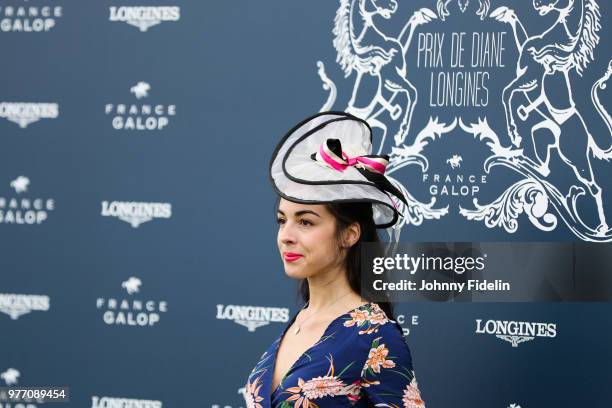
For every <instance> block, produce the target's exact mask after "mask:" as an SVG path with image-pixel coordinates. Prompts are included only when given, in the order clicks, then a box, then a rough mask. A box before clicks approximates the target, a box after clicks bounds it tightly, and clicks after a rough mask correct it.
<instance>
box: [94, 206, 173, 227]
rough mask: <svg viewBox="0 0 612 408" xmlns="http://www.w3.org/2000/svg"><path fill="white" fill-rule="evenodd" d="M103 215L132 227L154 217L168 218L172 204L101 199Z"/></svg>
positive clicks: (170, 214)
mask: <svg viewBox="0 0 612 408" xmlns="http://www.w3.org/2000/svg"><path fill="white" fill-rule="evenodd" d="M100 215H102V216H103V217H116V218H119V219H120V220H121V221H125V222H127V223H128V224H130V225H132V227H133V228H138V226H139V225H140V224H142V223H144V222H147V221H151V220H153V219H155V218H170V217H171V216H172V204H170V203H147V202H133V201H102V211H101V213H100Z"/></svg>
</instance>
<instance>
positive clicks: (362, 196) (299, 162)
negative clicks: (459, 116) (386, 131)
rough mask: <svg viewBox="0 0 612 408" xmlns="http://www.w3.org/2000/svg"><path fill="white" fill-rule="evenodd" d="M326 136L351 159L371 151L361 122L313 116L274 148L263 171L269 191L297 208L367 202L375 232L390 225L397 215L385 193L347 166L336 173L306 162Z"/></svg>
mask: <svg viewBox="0 0 612 408" xmlns="http://www.w3.org/2000/svg"><path fill="white" fill-rule="evenodd" d="M328 138H335V139H339V140H340V141H341V143H342V145H343V146H351V147H352V148H353V150H354V151H352V152H351V154H353V155H364V154H369V153H370V152H371V146H372V130H371V128H370V126H369V125H368V123H367V122H366V121H364V120H362V119H360V118H357V117H356V116H353V115H351V114H348V113H346V112H336V111H329V112H319V113H317V114H315V115H313V116H311V117H309V118H306V119H304V120H303V121H301V122H300V123H298V124H297V125H296V126H294V127H293V128H292V129H291V130H289V131H288V132H287V133H286V134H285V135H284V136H283V138H282V139H281V141H280V142H279V143H278V145H277V146H276V149H275V150H274V153H273V155H272V158H271V160H270V169H269V170H270V171H269V175H270V181H271V182H272V186H273V187H274V190H275V191H276V192H277V193H278V194H279V195H280V196H281V197H283V198H285V199H287V200H289V201H293V202H298V203H303V204H329V203H338V202H370V203H372V209H373V213H374V223H375V225H376V227H377V228H388V227H391V226H392V225H394V224H395V223H396V222H397V220H398V218H399V214H398V212H397V210H396V209H395V205H394V202H393V201H392V200H393V199H392V198H391V197H390V195H389V194H387V193H386V192H384V191H382V190H381V189H380V188H379V187H378V186H376V184H374V183H373V182H371V181H369V180H367V179H366V178H365V176H364V175H363V174H361V172H359V171H358V170H357V169H355V168H353V167H347V168H346V169H345V170H344V171H338V170H335V169H332V168H330V167H327V166H325V165H322V164H321V163H320V162H318V161H315V160H312V159H311V157H310V156H311V155H312V153H314V152H316V151H317V149H318V148H319V146H320V145H321V143H323V142H324V141H325V140H326V139H328ZM287 169H290V171H288V170H287Z"/></svg>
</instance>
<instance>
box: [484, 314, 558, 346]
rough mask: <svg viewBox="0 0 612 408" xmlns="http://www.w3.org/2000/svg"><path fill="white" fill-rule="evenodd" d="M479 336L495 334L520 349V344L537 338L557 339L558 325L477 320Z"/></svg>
mask: <svg viewBox="0 0 612 408" xmlns="http://www.w3.org/2000/svg"><path fill="white" fill-rule="evenodd" d="M476 333H477V334H494V335H495V337H497V338H499V339H502V340H505V341H507V342H509V343H510V344H512V347H518V345H519V344H520V343H523V342H526V341H529V340H533V339H535V338H536V337H556V336H557V325H556V324H555V323H531V322H516V321H506V320H487V321H486V322H484V323H483V322H482V319H476Z"/></svg>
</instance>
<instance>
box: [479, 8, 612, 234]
mask: <svg viewBox="0 0 612 408" xmlns="http://www.w3.org/2000/svg"><path fill="white" fill-rule="evenodd" d="M533 7H534V9H535V10H536V11H537V12H538V13H539V14H540V15H541V16H544V15H547V14H548V13H551V12H556V13H558V15H557V19H556V20H555V22H554V23H553V25H552V26H551V27H549V28H548V29H547V30H545V31H544V32H543V33H542V34H539V35H535V36H532V37H529V36H528V35H527V32H526V31H525V28H524V26H523V25H522V24H521V23H520V21H519V20H518V17H517V16H516V14H515V13H514V11H512V10H511V9H509V8H507V7H500V8H498V9H496V10H495V11H493V12H492V13H491V17H493V18H495V19H497V20H498V21H502V22H505V23H508V24H510V25H511V26H512V29H513V32H514V38H515V41H516V44H517V48H518V50H519V59H518V62H517V68H516V77H515V78H514V79H513V80H512V81H511V82H510V83H509V84H508V85H507V86H506V87H505V88H504V90H503V94H502V101H503V104H504V111H505V114H506V124H507V130H508V134H509V136H510V139H511V142H512V144H513V145H514V146H516V147H519V146H520V144H521V140H522V139H521V136H520V135H519V133H518V131H517V126H516V123H515V119H514V114H513V108H512V98H513V95H514V94H515V93H516V92H517V91H521V92H523V94H524V95H525V98H526V99H527V100H528V101H529V104H528V105H527V106H519V107H518V108H517V110H516V112H517V114H518V116H519V118H520V119H521V120H523V121H524V120H527V118H528V117H529V115H530V114H531V112H533V111H537V112H538V113H539V114H540V115H541V117H542V118H543V120H542V121H541V122H539V123H537V124H536V125H534V126H533V127H532V128H531V141H532V143H533V146H534V151H535V155H536V159H537V163H536V164H537V165H538V167H537V168H536V170H537V171H538V172H539V173H540V174H542V175H543V176H544V177H546V176H548V174H549V172H550V170H549V168H548V165H549V160H550V149H551V148H553V147H554V148H556V150H557V151H558V153H559V156H560V158H561V159H562V160H563V162H564V163H566V164H567V165H568V166H570V167H571V168H572V170H573V171H574V173H575V174H576V177H577V178H578V180H579V181H580V182H581V183H583V184H584V185H585V186H587V187H588V189H589V192H590V194H591V195H592V196H593V197H594V199H595V203H596V205H597V211H598V216H599V226H598V227H597V231H598V232H599V233H605V232H606V231H608V225H607V223H606V220H605V215H604V212H603V203H602V197H601V187H600V186H599V184H598V183H597V182H596V181H595V176H594V174H593V170H592V167H591V162H590V155H591V154H593V156H594V157H597V158H599V159H604V160H609V159H610V158H611V157H612V150H611V148H610V143H608V142H612V138H609V137H607V136H606V139H610V140H609V141H608V140H607V141H606V146H605V147H604V148H602V147H601V146H598V144H597V143H596V142H595V140H594V138H593V135H592V134H591V133H590V132H589V130H588V128H587V126H586V123H585V121H584V119H583V117H582V115H581V114H580V113H579V111H578V110H577V108H576V105H575V103H574V99H573V96H572V87H571V82H570V78H569V72H570V71H571V70H572V69H575V70H576V72H577V73H578V74H579V75H582V72H583V70H584V69H585V68H586V67H587V65H588V64H589V63H590V62H591V61H592V60H593V49H594V48H595V46H596V45H597V44H598V42H599V36H598V35H597V31H598V30H599V28H600V27H601V26H600V14H599V7H598V5H597V3H595V1H594V0H533ZM547 87H548V89H553V88H554V89H555V90H556V91H558V92H561V93H562V94H563V96H562V98H557V97H555V104H553V103H552V102H551V100H550V98H549V97H548V95H547V93H546V89H547ZM533 94H535V95H537V97H535V98H533V97H532V96H531V95H533ZM593 103H594V104H595V105H596V106H597V105H598V104H599V101H598V100H596V99H593ZM597 109H598V111H599V112H600V114H601V110H604V111H605V109H604V108H603V106H597ZM601 116H602V117H603V118H604V121H608V123H607V124H608V128H609V115H608V116H607V118H606V116H605V115H601ZM551 135H552V137H553V138H552V139H553V141H552V142H546V138H550V136H551ZM543 142H545V143H543ZM604 149H606V150H604Z"/></svg>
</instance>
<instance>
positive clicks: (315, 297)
mask: <svg viewBox="0 0 612 408" xmlns="http://www.w3.org/2000/svg"><path fill="white" fill-rule="evenodd" d="M308 293H309V300H308V309H309V310H312V311H313V312H321V313H325V314H327V313H331V314H334V311H337V312H341V311H344V312H345V311H346V309H348V308H350V307H351V306H353V305H360V304H361V303H363V301H362V298H361V296H359V295H358V294H357V293H355V292H354V291H353V289H352V288H351V286H350V285H349V283H348V279H347V277H346V270H344V269H336V270H332V271H329V272H327V273H325V274H324V275H320V274H317V276H314V277H310V278H308ZM355 307H357V306H355Z"/></svg>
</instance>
